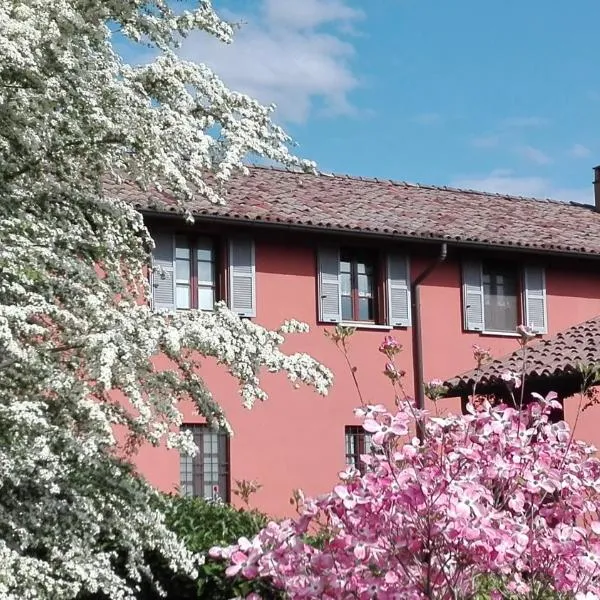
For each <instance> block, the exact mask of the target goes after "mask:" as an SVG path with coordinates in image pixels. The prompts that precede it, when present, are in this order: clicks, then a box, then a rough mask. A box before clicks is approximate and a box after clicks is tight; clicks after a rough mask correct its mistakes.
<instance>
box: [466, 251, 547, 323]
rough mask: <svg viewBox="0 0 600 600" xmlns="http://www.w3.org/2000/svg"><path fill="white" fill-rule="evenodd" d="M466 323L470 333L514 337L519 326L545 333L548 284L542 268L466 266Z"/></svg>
mask: <svg viewBox="0 0 600 600" xmlns="http://www.w3.org/2000/svg"><path fill="white" fill-rule="evenodd" d="M463 302H464V322H465V329H466V330H468V331H484V332H489V333H515V331H516V328H517V326H518V325H520V324H525V325H527V326H529V327H531V328H532V329H533V330H534V331H536V332H537V333H546V332H547V330H548V324H547V309H546V282H545V273H544V269H543V268H542V267H539V266H526V267H524V268H521V267H519V266H518V265H517V264H516V263H511V262H507V261H496V260H483V261H472V260H469V261H465V262H464V263H463Z"/></svg>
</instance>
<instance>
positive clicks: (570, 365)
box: [444, 316, 600, 397]
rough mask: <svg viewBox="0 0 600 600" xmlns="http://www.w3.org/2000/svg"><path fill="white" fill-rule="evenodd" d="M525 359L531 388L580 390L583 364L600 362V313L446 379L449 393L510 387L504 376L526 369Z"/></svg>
mask: <svg viewBox="0 0 600 600" xmlns="http://www.w3.org/2000/svg"><path fill="white" fill-rule="evenodd" d="M524 360H525V382H526V385H527V387H528V389H529V390H530V391H538V390H536V389H535V388H536V386H538V387H539V388H540V389H539V392H540V393H544V392H546V391H550V390H551V389H553V388H557V387H558V388H560V389H555V391H556V392H562V393H563V395H565V394H567V395H572V394H574V393H576V392H578V391H579V389H580V387H581V381H582V376H581V372H580V370H579V368H578V367H579V366H580V365H589V364H594V363H599V362H600V316H598V317H594V318H593V319H590V320H588V321H584V322H583V323H579V324H578V325H574V326H572V327H569V328H568V329H565V330H564V331H561V332H560V333H557V334H556V335H554V336H552V337H549V338H547V339H543V340H540V341H537V342H535V341H534V342H530V343H529V344H527V345H526V347H525V351H523V350H522V349H519V350H516V351H515V352H512V353H511V354H507V355H506V356H503V357H501V358H498V359H495V360H492V361H491V362H489V363H487V364H485V365H482V367H481V369H471V370H470V371H467V372H465V373H463V374H462V375H457V376H456V377H452V378H450V379H448V380H447V381H445V382H444V383H445V385H446V387H447V388H448V393H447V394H446V396H448V397H455V396H465V395H470V394H472V393H473V385H474V384H475V382H477V387H476V391H477V392H478V393H480V394H482V395H485V394H493V393H494V392H495V391H498V390H499V389H506V384H505V383H504V381H503V380H502V379H501V375H502V374H503V373H505V372H506V371H513V372H516V373H518V374H520V373H522V372H523V361H524Z"/></svg>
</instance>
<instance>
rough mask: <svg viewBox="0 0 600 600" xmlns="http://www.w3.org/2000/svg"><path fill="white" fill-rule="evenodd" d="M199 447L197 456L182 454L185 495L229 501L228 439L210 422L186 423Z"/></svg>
mask: <svg viewBox="0 0 600 600" xmlns="http://www.w3.org/2000/svg"><path fill="white" fill-rule="evenodd" d="M182 429H187V430H189V431H191V432H192V435H193V437H194V442H195V443H196V446H198V453H197V454H196V456H194V457H192V456H187V455H185V454H181V456H180V487H181V493H182V495H184V496H200V497H202V498H205V499H215V498H220V499H221V500H223V501H224V502H229V499H230V497H229V489H230V485H229V483H230V482H229V438H228V436H227V434H225V433H222V432H219V431H215V430H213V429H211V428H210V427H208V425H183V426H182Z"/></svg>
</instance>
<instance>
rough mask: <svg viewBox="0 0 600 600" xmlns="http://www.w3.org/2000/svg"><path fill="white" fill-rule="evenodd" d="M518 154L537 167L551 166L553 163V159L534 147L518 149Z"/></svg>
mask: <svg viewBox="0 0 600 600" xmlns="http://www.w3.org/2000/svg"><path fill="white" fill-rule="evenodd" d="M516 152H517V154H519V155H520V156H522V157H523V158H525V159H527V160H529V161H531V162H532V163H535V164H536V165H549V164H550V163H552V159H551V158H550V157H549V156H548V155H547V154H545V153H544V152H542V151H541V150H539V149H538V148H534V147H533V146H520V147H519V148H517V149H516Z"/></svg>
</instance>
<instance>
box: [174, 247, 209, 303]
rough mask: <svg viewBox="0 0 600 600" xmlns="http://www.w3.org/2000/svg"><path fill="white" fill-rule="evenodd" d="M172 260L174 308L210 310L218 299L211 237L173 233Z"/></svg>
mask: <svg viewBox="0 0 600 600" xmlns="http://www.w3.org/2000/svg"><path fill="white" fill-rule="evenodd" d="M175 263H176V268H175V287H176V294H175V302H176V308H199V309H201V310H213V308H214V305H215V302H216V301H217V300H218V299H219V298H217V293H216V290H217V277H216V268H215V267H216V260H215V244H214V241H213V240H212V239H210V238H205V237H199V238H188V237H184V236H176V237H175Z"/></svg>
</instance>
